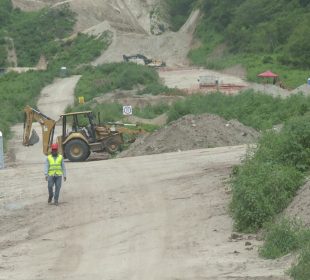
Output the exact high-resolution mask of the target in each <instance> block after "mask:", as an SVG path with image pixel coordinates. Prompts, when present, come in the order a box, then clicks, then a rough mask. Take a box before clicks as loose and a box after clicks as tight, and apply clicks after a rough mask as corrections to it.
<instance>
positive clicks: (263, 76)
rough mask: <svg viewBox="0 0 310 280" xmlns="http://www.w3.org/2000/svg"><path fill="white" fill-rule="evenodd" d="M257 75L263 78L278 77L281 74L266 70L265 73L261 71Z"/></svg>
mask: <svg viewBox="0 0 310 280" xmlns="http://www.w3.org/2000/svg"><path fill="white" fill-rule="evenodd" d="M257 76H258V77H261V78H277V77H279V75H277V74H275V73H272V72H271V71H266V72H264V73H260V74H259V75H257Z"/></svg>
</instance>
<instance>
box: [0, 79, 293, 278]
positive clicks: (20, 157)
mask: <svg viewBox="0 0 310 280" xmlns="http://www.w3.org/2000/svg"><path fill="white" fill-rule="evenodd" d="M77 80H78V77H73V78H72V79H71V80H70V79H64V80H56V81H55V84H54V85H51V86H49V87H47V88H45V89H44V90H43V93H42V95H41V98H40V100H39V104H40V108H41V110H42V111H43V109H44V111H45V113H46V114H47V115H53V114H54V115H59V114H60V113H61V112H60V111H61V110H63V109H64V108H65V105H69V104H70V102H72V94H73V90H72V89H73V88H74V86H75V83H76V82H77ZM69 84H70V85H71V87H72V88H71V89H70V86H68V85H69ZM64 85H66V87H65V90H64ZM60 93H61V98H62V100H63V101H60V102H59V103H57V102H55V103H53V105H54V106H44V105H45V104H46V103H47V100H49V98H51V94H53V96H54V97H55V99H57V98H59V97H56V96H58V94H60ZM54 101H55V100H54ZM55 108H56V109H55ZM13 130H14V131H15V133H16V136H15V138H14V139H15V141H13V142H12V143H11V148H12V153H14V154H15V156H16V160H15V163H14V165H11V166H12V167H10V168H7V169H6V170H3V171H1V172H0V222H1V227H0V250H1V251H0V272H1V273H0V279H1V280H48V279H50V280H54V279H63V280H69V279H70V280H79V279H81V280H82V279H83V280H87V279H98V280H102V279H120V280H121V279H156V280H157V279H184V280H185V279H187V280H188V279H210V280H211V279H212V280H213V279H217V280H228V279H251V280H253V279H256V280H263V279H264V280H265V279H269V280H271V279H278V280H279V279H286V276H284V271H285V270H286V269H287V268H288V267H289V265H290V262H291V260H290V258H284V259H281V260H278V261H265V260H262V259H260V258H259V257H258V254H257V248H258V246H259V245H260V242H259V241H257V240H256V239H255V237H254V236H248V235H244V236H237V238H236V237H234V238H231V234H232V230H233V228H232V220H231V218H230V216H229V215H228V204H229V200H230V192H229V187H228V179H229V174H230V172H231V168H232V166H234V165H235V164H238V163H239V162H240V160H241V158H242V157H243V156H244V155H245V151H246V147H245V146H234V147H222V148H215V149H206V150H194V151H187V152H179V153H170V154H161V155H152V156H142V157H137V158H125V159H115V160H108V161H91V162H84V163H67V169H68V181H67V182H66V183H65V184H64V185H63V188H62V194H61V203H60V206H59V207H55V206H49V205H48V204H47V202H46V200H47V189H46V182H45V181H44V176H43V161H44V156H43V155H42V153H41V148H42V147H41V146H40V145H39V146H33V147H28V148H26V147H23V146H21V139H22V129H21V126H20V127H18V126H15V127H14V129H13ZM12 159H14V157H11V160H12ZM246 241H248V242H249V243H248V245H247V246H246V245H245V242H246Z"/></svg>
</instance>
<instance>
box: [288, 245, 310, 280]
mask: <svg viewBox="0 0 310 280" xmlns="http://www.w3.org/2000/svg"><path fill="white" fill-rule="evenodd" d="M290 276H291V277H292V278H293V279H295V280H308V279H310V244H309V243H308V244H304V246H303V249H302V250H301V254H300V256H299V258H298V263H297V264H296V265H295V266H293V267H292V269H291V270H290Z"/></svg>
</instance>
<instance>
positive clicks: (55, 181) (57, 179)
mask: <svg viewBox="0 0 310 280" xmlns="http://www.w3.org/2000/svg"><path fill="white" fill-rule="evenodd" d="M61 181H62V176H48V180H47V187H48V196H49V198H50V199H52V198H53V197H54V201H55V202H58V198H59V192H60V188H61ZM54 185H55V195H54V192H53V187H54Z"/></svg>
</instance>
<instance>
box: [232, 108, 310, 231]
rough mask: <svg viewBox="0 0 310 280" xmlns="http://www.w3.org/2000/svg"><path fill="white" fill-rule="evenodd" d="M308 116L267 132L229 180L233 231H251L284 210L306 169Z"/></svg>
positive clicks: (309, 132)
mask: <svg viewBox="0 0 310 280" xmlns="http://www.w3.org/2000/svg"><path fill="white" fill-rule="evenodd" d="M309 122H310V114H309V113H308V114H305V115H304V116H299V117H295V118H292V119H290V120H289V121H288V122H287V123H286V124H285V126H284V128H283V129H282V131H281V132H279V133H275V132H268V133H266V134H265V135H264V136H263V137H262V139H261V140H260V142H259V144H258V146H257V148H255V149H254V151H250V153H249V155H248V157H247V159H246V160H245V162H244V164H243V165H242V166H241V167H239V168H238V169H237V171H236V172H235V174H234V177H233V180H232V194H233V196H232V202H231V209H232V215H233V217H234V221H235V227H236V229H237V230H240V231H245V232H255V231H257V230H258V229H259V228H261V227H262V226H263V224H264V223H265V222H268V221H270V220H272V219H273V218H274V217H275V215H276V214H278V213H280V212H281V211H282V210H283V209H285V208H286V207H287V206H288V204H289V203H290V201H291V200H292V198H293V197H294V195H295V194H296V191H297V190H298V188H299V187H300V186H301V185H302V184H303V182H304V178H305V173H306V172H307V171H308V170H309V167H310V161H309V158H310V125H309Z"/></svg>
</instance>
